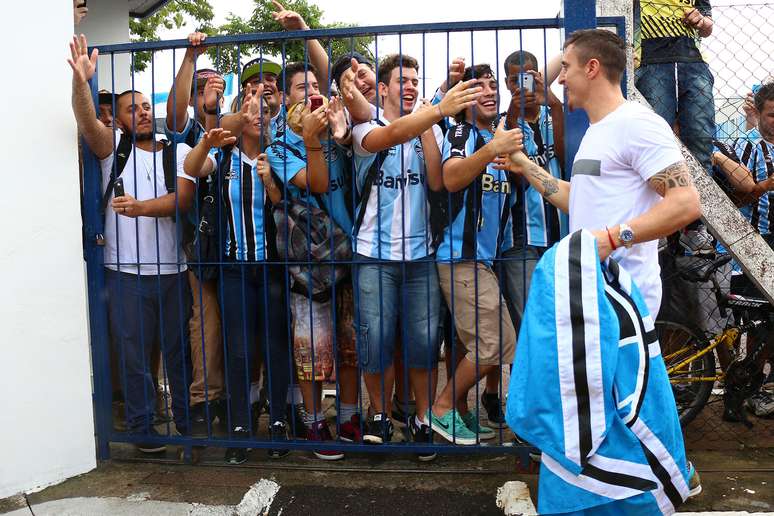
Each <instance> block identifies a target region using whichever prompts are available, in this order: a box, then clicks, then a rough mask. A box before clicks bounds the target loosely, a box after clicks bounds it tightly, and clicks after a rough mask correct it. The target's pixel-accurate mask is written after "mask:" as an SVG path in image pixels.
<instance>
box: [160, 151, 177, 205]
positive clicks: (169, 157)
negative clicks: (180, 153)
mask: <svg viewBox="0 0 774 516" xmlns="http://www.w3.org/2000/svg"><path fill="white" fill-rule="evenodd" d="M161 143H162V144H163V145H164V148H163V149H162V150H161V157H162V163H163V167H164V186H166V188H167V193H175V190H176V189H177V160H176V158H177V156H176V154H177V153H176V152H175V149H176V147H177V146H176V145H175V144H174V143H171V142H168V141H167V140H161Z"/></svg>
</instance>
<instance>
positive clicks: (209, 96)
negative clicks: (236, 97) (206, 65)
mask: <svg viewBox="0 0 774 516" xmlns="http://www.w3.org/2000/svg"><path fill="white" fill-rule="evenodd" d="M225 88H226V81H224V80H223V79H221V78H220V77H210V78H209V79H207V82H206V83H205V84H204V111H205V112H207V111H209V112H210V113H214V112H215V110H216V109H217V107H218V101H219V100H220V98H221V97H222V96H223V91H224V90H225Z"/></svg>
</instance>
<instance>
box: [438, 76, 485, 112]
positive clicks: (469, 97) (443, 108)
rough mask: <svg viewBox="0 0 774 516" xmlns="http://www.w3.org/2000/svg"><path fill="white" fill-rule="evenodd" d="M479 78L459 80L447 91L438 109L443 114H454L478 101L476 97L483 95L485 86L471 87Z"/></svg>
mask: <svg viewBox="0 0 774 516" xmlns="http://www.w3.org/2000/svg"><path fill="white" fill-rule="evenodd" d="M476 82H478V79H471V80H469V81H465V82H458V83H457V84H456V85H455V86H454V87H453V88H452V89H450V90H449V91H448V93H446V95H445V96H444V97H443V100H441V103H440V104H438V109H439V111H440V113H441V115H442V116H444V117H446V116H454V115H456V114H457V113H459V112H460V111H462V110H463V109H465V108H467V107H468V106H472V105H473V104H475V103H476V99H477V98H478V97H480V96H481V92H482V91H483V88H481V87H480V86H476V87H475V88H471V86H473V84H475V83H476Z"/></svg>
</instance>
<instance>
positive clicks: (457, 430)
mask: <svg viewBox="0 0 774 516" xmlns="http://www.w3.org/2000/svg"><path fill="white" fill-rule="evenodd" d="M427 417H428V421H430V428H431V429H432V430H433V431H434V432H435V433H437V434H438V435H440V436H441V437H443V438H444V439H446V440H447V441H449V442H450V443H454V444H462V445H464V446H471V445H474V444H476V442H477V439H476V434H474V433H473V432H471V431H470V429H468V427H467V426H466V425H465V422H464V421H463V420H462V418H461V417H460V414H459V412H457V411H456V410H454V409H452V410H450V411H448V412H447V413H446V414H444V415H443V416H441V417H436V415H435V414H433V411H432V410H429V411H428V414H427Z"/></svg>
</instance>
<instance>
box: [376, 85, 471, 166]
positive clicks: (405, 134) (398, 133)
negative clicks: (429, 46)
mask: <svg viewBox="0 0 774 516" xmlns="http://www.w3.org/2000/svg"><path fill="white" fill-rule="evenodd" d="M476 81H477V79H471V80H469V81H466V82H459V83H457V85H456V86H454V87H453V88H452V89H450V90H449V92H448V93H447V94H446V95H445V96H444V98H443V100H442V101H441V103H440V104H436V106H435V107H434V108H433V109H423V110H419V111H416V112H414V113H411V114H409V115H406V116H402V117H400V118H399V119H397V120H395V121H394V122H393V123H391V124H390V125H388V126H386V127H377V128H376V129H374V130H372V131H370V132H369V133H368V134H367V135H366V137H365V138H364V139H363V149H365V150H366V151H368V152H371V153H376V152H379V151H383V150H384V149H389V148H390V147H394V146H395V145H398V144H401V143H404V142H407V141H409V140H411V139H412V138H416V137H417V136H419V135H421V134H422V133H423V132H425V131H426V130H428V129H429V128H430V127H431V126H432V125H433V124H435V123H436V122H439V121H440V120H442V119H443V118H445V117H447V116H452V115H455V114H457V113H459V112H460V111H462V110H463V109H465V108H466V107H468V106H470V105H472V104H473V103H474V102H476V99H477V98H478V97H479V96H480V95H481V88H480V87H476V88H470V86H471V85H472V84H474V83H475V82H476Z"/></svg>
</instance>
